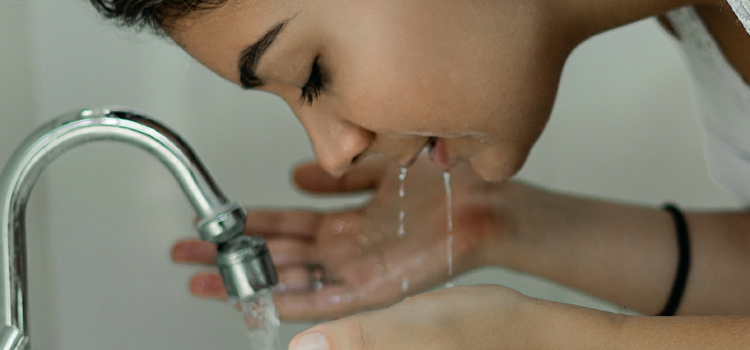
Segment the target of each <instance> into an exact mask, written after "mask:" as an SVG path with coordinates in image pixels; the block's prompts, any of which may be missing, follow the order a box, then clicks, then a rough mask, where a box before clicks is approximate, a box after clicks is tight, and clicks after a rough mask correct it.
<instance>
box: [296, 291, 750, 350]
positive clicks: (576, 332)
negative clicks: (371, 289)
mask: <svg viewBox="0 0 750 350" xmlns="http://www.w3.org/2000/svg"><path fill="white" fill-rule="evenodd" d="M749 330H750V319H749V318H739V317H736V318H730V317H710V318H709V317H645V316H625V315H620V314H612V313H607V312H602V311H597V310H591V309H586V308H582V307H578V306H572V305H566V304H560V303H554V302H549V301H544V300H539V299H533V298H528V297H525V296H523V295H521V294H519V293H516V292H514V291H512V290H509V289H507V288H503V287H500V286H488V285H485V286H471V287H455V288H449V289H443V290H439V291H435V292H431V293H426V294H422V295H419V296H416V297H413V298H411V299H408V300H406V301H404V302H401V303H398V304H396V305H394V306H391V307H389V308H386V309H381V310H377V311H373V312H368V313H363V314H358V315H355V316H350V317H346V318H343V319H339V320H336V321H332V322H328V323H324V324H320V325H317V326H315V327H313V328H311V329H309V330H307V331H305V332H302V333H301V334H299V335H297V336H296V337H295V338H294V339H293V340H292V342H291V345H290V349H306V350H312V349H315V350H349V349H369V350H385V349H389V350H391V349H473V350H502V349H509V350H510V349H514V350H519V349H535V350H539V349H555V350H566V349H576V350H578V349H584V350H586V349H621V350H630V349H632V350H636V349H637V350H640V349H717V350H718V349H727V348H739V347H740V346H742V345H746V344H748V343H750V332H748V331H749Z"/></svg>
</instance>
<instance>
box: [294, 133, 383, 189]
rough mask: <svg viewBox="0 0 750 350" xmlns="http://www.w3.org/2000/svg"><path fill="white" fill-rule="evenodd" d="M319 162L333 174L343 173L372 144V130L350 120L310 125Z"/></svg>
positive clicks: (311, 138) (311, 136)
mask: <svg viewBox="0 0 750 350" xmlns="http://www.w3.org/2000/svg"><path fill="white" fill-rule="evenodd" d="M307 132H308V134H309V135H310V141H311V142H312V146H313V149H314V150H315V156H316V157H317V158H318V163H320V166H321V167H323V169H325V170H326V171H327V172H329V173H330V174H331V175H333V176H341V175H343V174H344V173H345V172H346V170H347V169H348V168H349V166H350V165H351V164H352V163H353V162H354V161H355V160H356V159H357V157H358V156H360V155H361V154H363V153H364V152H365V151H366V150H367V149H368V148H369V147H370V145H371V144H372V142H373V140H374V138H375V135H374V133H373V132H372V131H369V130H367V129H365V128H362V127H360V126H357V125H355V124H353V123H351V122H349V121H336V122H331V123H321V124H316V125H308V127H307Z"/></svg>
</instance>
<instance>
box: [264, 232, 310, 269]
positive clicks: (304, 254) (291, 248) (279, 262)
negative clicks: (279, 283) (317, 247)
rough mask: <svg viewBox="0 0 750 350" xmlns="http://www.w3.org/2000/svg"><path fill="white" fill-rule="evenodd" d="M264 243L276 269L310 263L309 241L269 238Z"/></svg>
mask: <svg viewBox="0 0 750 350" xmlns="http://www.w3.org/2000/svg"><path fill="white" fill-rule="evenodd" d="M266 244H267V245H268V250H269V251H270V252H271V259H272V260H273V264H274V265H275V266H276V268H277V269H279V268H283V267H286V266H290V265H302V264H307V263H310V255H311V249H312V245H311V244H310V242H309V241H303V240H300V239H295V238H269V239H268V240H266Z"/></svg>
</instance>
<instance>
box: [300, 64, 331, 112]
mask: <svg viewBox="0 0 750 350" xmlns="http://www.w3.org/2000/svg"><path fill="white" fill-rule="evenodd" d="M323 90H325V75H324V74H323V71H322V70H321V69H320V65H319V64H318V59H317V58H316V59H315V62H313V65H312V69H311V70H310V77H309V78H307V83H305V86H303V87H302V96H300V99H301V100H302V102H304V103H305V104H307V105H308V106H312V104H313V102H315V100H317V99H318V97H320V93H321V92H322V91H323Z"/></svg>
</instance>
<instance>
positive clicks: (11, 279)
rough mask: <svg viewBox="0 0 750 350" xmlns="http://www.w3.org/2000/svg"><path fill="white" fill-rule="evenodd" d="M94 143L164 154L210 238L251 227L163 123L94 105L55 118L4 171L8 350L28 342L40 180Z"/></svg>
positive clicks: (0, 187) (2, 298) (0, 219)
mask: <svg viewBox="0 0 750 350" xmlns="http://www.w3.org/2000/svg"><path fill="white" fill-rule="evenodd" d="M94 141H116V142H122V143H126V144H131V145H134V146H137V147H139V148H141V149H143V150H145V151H146V152H148V153H150V154H151V155H153V156H155V157H156V158H157V159H159V161H161V163H162V164H164V165H165V166H166V167H167V168H168V169H169V171H170V172H171V173H172V175H174V177H175V179H176V180H177V182H178V183H179V184H180V187H181V188H182V190H183V192H184V193H185V195H186V196H187V198H188V201H189V202H190V204H191V205H192V206H193V208H194V209H195V212H196V213H197V214H198V217H199V219H200V221H199V222H198V231H199V234H200V236H201V238H202V239H203V240H205V241H208V242H212V243H225V242H227V241H230V240H232V239H233V238H235V237H237V236H239V235H240V234H241V233H242V231H243V229H244V227H245V220H246V218H247V214H246V212H245V210H244V209H243V208H242V206H240V205H239V204H237V203H232V202H230V201H229V200H227V198H226V197H225V196H224V194H223V193H222V192H221V190H220V189H219V187H218V186H217V185H216V183H215V181H214V180H213V178H212V177H211V175H210V174H209V173H208V171H207V170H206V167H205V166H204V165H203V163H202V162H201V161H200V159H198V157H197V156H196V154H195V153H194V152H193V150H192V149H191V148H190V146H188V144H187V143H185V142H184V141H183V140H182V139H181V138H180V137H179V136H178V135H177V134H176V133H175V132H173V131H172V130H170V129H169V128H167V127H166V126H164V125H162V124H160V123H159V122H157V121H155V120H153V119H151V118H149V117H147V116H145V115H143V114H140V113H137V112H134V111H131V110H127V109H121V108H102V109H87V110H83V111H80V112H76V113H71V114H67V115H63V116H61V117H58V118H56V119H54V120H52V121H50V122H49V123H47V124H45V125H44V126H42V127H40V128H39V129H37V131H35V132H34V133H33V134H32V135H31V136H29V137H28V138H27V139H26V140H25V141H24V142H23V143H22V144H21V146H20V147H19V148H18V149H17V150H16V151H15V153H13V155H12V156H11V158H10V160H9V161H8V163H7V165H6V166H5V168H4V170H3V172H2V175H0V201H2V203H0V206H1V208H2V212H0V254H2V256H1V257H0V278H1V282H2V284H0V306H2V313H1V314H0V318H2V320H3V322H4V325H2V327H3V328H2V330H1V331H0V350H21V349H26V348H27V346H28V340H29V337H28V325H27V322H28V321H27V317H26V315H27V312H26V309H27V302H26V300H27V292H26V288H27V287H26V254H25V253H26V247H25V228H24V218H25V211H26V203H27V201H28V198H29V195H30V194H31V190H32V188H33V186H34V183H35V182H36V181H37V179H38V178H39V176H40V175H41V173H42V172H43V171H44V169H45V168H46V167H47V165H49V164H50V163H51V162H52V161H53V160H55V159H56V158H57V157H58V156H60V155H61V154H63V153H64V152H65V151H67V150H70V149H72V148H74V147H76V146H79V145H82V144H86V143H89V142H94ZM270 269H271V273H273V274H274V275H275V273H274V272H273V267H272V266H271V267H270ZM274 277H275V276H274Z"/></svg>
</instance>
